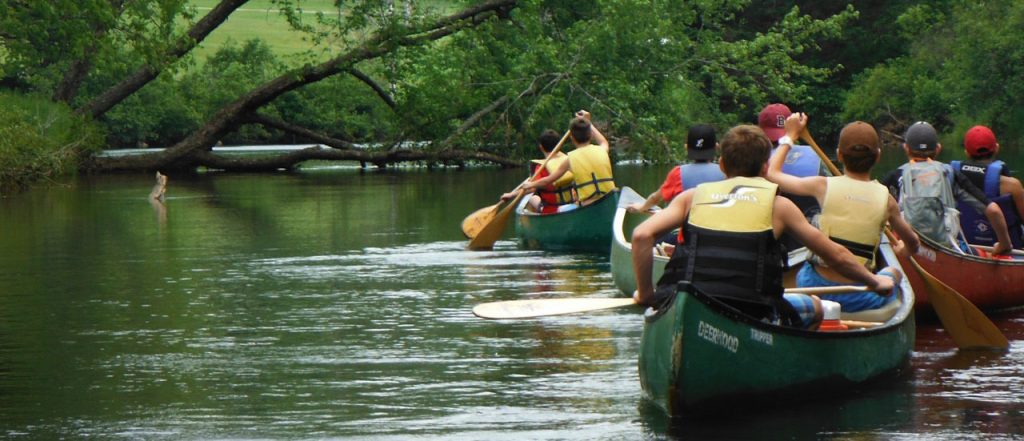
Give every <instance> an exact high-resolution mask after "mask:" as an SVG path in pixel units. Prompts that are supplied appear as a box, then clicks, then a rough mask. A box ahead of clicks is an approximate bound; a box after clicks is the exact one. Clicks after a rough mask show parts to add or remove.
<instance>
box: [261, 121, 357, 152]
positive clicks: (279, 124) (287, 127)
mask: <svg viewBox="0 0 1024 441" xmlns="http://www.w3.org/2000/svg"><path fill="white" fill-rule="evenodd" d="M246 120H247V121H248V122H252V123H256V124H262V125H264V126H267V127H272V128H275V129H279V130H283V131H285V132H288V133H293V134H296V135H299V136H302V137H304V138H307V139H309V140H311V141H314V142H318V143H320V144H325V145H329V146H331V147H334V148H338V149H353V148H356V146H355V144H353V143H352V142H350V141H348V140H343V139H337V138H331V137H329V136H325V135H323V134H322V133H319V132H314V131H312V130H309V129H307V128H305V127H302V126H299V125H295V124H291V123H288V122H286V121H282V120H279V119H276V118H271V117H269V116H266V115H263V114H259V113H251V114H249V115H248V116H247V117H246Z"/></svg>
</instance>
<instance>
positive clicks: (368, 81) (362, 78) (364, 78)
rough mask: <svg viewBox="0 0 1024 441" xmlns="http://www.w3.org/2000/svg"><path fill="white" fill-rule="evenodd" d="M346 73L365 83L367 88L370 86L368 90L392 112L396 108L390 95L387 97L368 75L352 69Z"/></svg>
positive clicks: (386, 93) (384, 91) (382, 89)
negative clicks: (374, 93)
mask: <svg viewBox="0 0 1024 441" xmlns="http://www.w3.org/2000/svg"><path fill="white" fill-rule="evenodd" d="M348 72H349V73H350V74H352V76H354V77H356V78H358V79H359V80H360V81H362V82H364V83H366V85H367V86H370V88H371V89H373V91H374V92H376V93H377V96H379V97H380V99H382V100H384V104H387V105H388V107H390V108H391V109H392V110H394V109H395V107H397V106H398V105H397V104H395V100H394V99H393V98H391V95H389V94H388V92H387V91H386V90H384V88H383V87H380V84H377V82H376V81H373V78H370V76H369V75H367V74H365V73H363V72H362V71H360V70H359V69H356V68H354V67H353V68H351V69H349V70H348Z"/></svg>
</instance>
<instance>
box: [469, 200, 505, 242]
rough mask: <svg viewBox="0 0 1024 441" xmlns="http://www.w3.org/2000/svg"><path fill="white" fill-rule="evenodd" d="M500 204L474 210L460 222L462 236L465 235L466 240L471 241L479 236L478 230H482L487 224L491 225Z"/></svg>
mask: <svg viewBox="0 0 1024 441" xmlns="http://www.w3.org/2000/svg"><path fill="white" fill-rule="evenodd" d="M499 205H501V202H498V203H497V204H494V205H488V206H486V207H484V208H481V209H479V210H476V211H474V212H472V213H470V214H469V216H466V218H465V219H463V220H462V234H465V235H466V238H468V239H472V238H474V237H476V235H477V234H480V230H482V229H484V227H485V226H487V224H489V223H491V220H493V219H494V216H496V215H497V214H498V206H499Z"/></svg>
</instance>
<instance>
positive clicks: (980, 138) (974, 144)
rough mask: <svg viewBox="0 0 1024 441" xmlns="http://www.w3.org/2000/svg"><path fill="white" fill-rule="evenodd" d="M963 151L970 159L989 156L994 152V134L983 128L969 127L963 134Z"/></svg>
mask: <svg viewBox="0 0 1024 441" xmlns="http://www.w3.org/2000/svg"><path fill="white" fill-rule="evenodd" d="M964 150H967V155H968V156H970V157H972V158H976V157H979V156H988V155H991V154H993V153H995V152H996V134H995V133H992V130H991V129H989V128H988V127H985V126H974V127H971V128H970V130H968V131H967V133H966V134H964Z"/></svg>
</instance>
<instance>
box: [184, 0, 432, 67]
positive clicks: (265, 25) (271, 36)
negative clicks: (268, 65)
mask: <svg viewBox="0 0 1024 441" xmlns="http://www.w3.org/2000/svg"><path fill="white" fill-rule="evenodd" d="M217 3H219V1H218V0H193V1H192V4H193V5H195V6H196V7H197V8H198V9H199V16H200V17H202V15H204V14H206V13H207V12H209V11H210V9H211V8H213V7H214V6H215V5H216V4H217ZM395 3H396V4H401V1H398V0H396V2H395ZM419 3H420V4H422V5H425V6H426V7H429V8H431V9H433V10H438V8H441V10H444V9H450V8H449V7H450V2H448V1H444V0H436V1H425V2H419ZM300 6H301V7H302V10H303V11H304V13H305V14H308V15H309V16H310V20H311V21H310V23H313V20H315V18H314V17H313V14H315V13H317V12H323V13H324V14H327V15H336V14H338V8H337V7H336V6H334V0H301V2H300ZM252 38H261V39H263V40H264V41H265V42H266V43H267V44H268V45H269V46H270V47H271V48H272V49H273V51H274V53H275V54H277V55H279V56H282V57H285V56H288V55H292V54H297V53H300V52H303V51H306V50H309V49H310V48H312V43H311V42H309V41H307V40H305V39H304V35H303V34H302V33H301V32H296V31H293V30H291V28H290V27H289V26H288V23H287V22H286V21H285V19H284V17H282V16H281V14H280V13H279V12H278V11H277V9H276V8H274V6H273V5H272V4H271V3H270V1H269V0H252V1H250V2H248V3H246V4H245V6H243V7H241V8H239V9H238V10H236V11H235V12H234V13H232V14H231V16H230V17H229V18H228V20H227V21H225V22H224V24H222V25H221V26H220V27H218V28H217V29H216V30H215V31H213V33H211V34H210V36H208V37H206V39H205V40H203V43H202V44H201V45H200V47H198V48H197V49H196V50H195V52H194V53H195V55H196V56H197V57H198V61H199V62H200V63H202V62H203V60H205V59H206V57H207V56H208V55H210V54H213V53H214V52H216V50H217V48H219V47H221V46H223V45H224V44H225V43H226V42H227V41H228V40H234V41H235V42H236V43H242V42H244V41H246V40H249V39H252Z"/></svg>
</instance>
